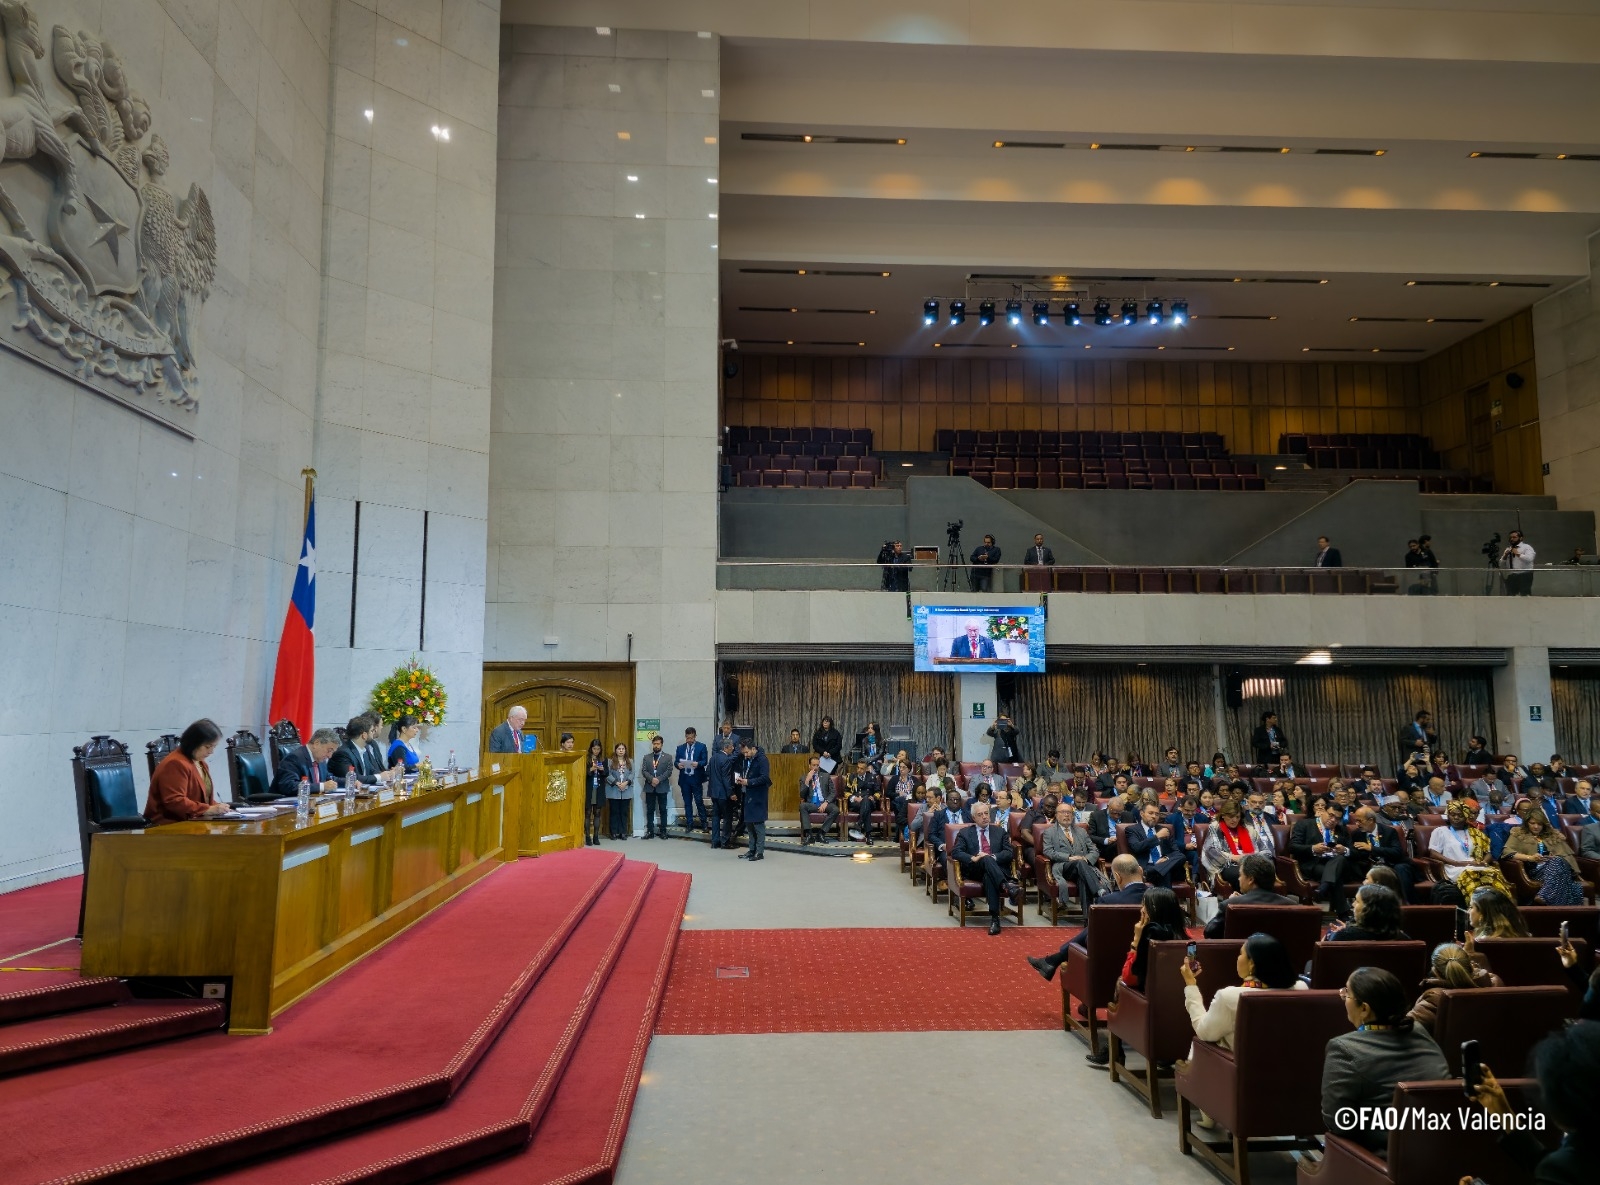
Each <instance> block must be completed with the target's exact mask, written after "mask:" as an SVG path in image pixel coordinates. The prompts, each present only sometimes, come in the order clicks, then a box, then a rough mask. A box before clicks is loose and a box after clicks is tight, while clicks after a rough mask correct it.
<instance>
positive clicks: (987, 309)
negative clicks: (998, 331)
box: [978, 300, 994, 325]
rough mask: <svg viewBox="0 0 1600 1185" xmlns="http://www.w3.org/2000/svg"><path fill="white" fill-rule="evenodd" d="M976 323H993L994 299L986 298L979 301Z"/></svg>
mask: <svg viewBox="0 0 1600 1185" xmlns="http://www.w3.org/2000/svg"><path fill="white" fill-rule="evenodd" d="M978 324H979V325H993V324H994V301H992V300H986V301H983V302H981V303H980V304H979V305H978Z"/></svg>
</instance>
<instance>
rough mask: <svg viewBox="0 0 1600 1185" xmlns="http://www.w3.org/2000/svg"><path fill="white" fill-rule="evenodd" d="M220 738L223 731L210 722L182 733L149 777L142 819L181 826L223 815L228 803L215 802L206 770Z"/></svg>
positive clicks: (192, 725)
mask: <svg viewBox="0 0 1600 1185" xmlns="http://www.w3.org/2000/svg"><path fill="white" fill-rule="evenodd" d="M221 739H222V729H220V728H218V727H217V726H216V725H215V724H213V723H212V722H211V721H209V720H196V721H195V722H194V723H193V724H191V725H189V727H188V728H186V729H184V730H183V736H182V737H181V738H179V740H178V747H177V748H176V749H174V750H173V751H172V752H170V753H168V754H167V755H166V756H165V757H163V758H162V759H161V763H160V764H159V765H157V766H156V772H155V773H153V774H151V775H150V794H149V797H148V798H146V799H145V804H144V817H145V819H146V820H147V821H148V822H151V823H181V822H183V821H184V820H185V819H214V818H216V817H217V816H218V815H222V814H226V813H227V811H228V804H227V803H225V802H218V801H217V799H216V794H215V792H214V791H213V790H212V787H211V771H210V769H208V768H207V767H206V758H208V757H210V756H211V754H212V752H213V751H214V750H215V749H216V747H217V742H218V741H220V740H221Z"/></svg>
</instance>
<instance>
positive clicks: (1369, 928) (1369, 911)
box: [1328, 866, 1411, 942]
mask: <svg viewBox="0 0 1600 1185" xmlns="http://www.w3.org/2000/svg"><path fill="white" fill-rule="evenodd" d="M1380 867H1381V866H1380ZM1400 918H1401V914H1400V895H1399V894H1398V893H1396V892H1395V891H1394V890H1393V889H1386V888H1384V887H1383V886H1382V885H1368V884H1363V885H1362V886H1361V888H1359V889H1357V890H1356V906H1355V921H1353V922H1334V923H1333V924H1332V925H1330V926H1329V927H1328V941H1329V942H1409V941H1411V935H1409V934H1407V933H1406V932H1405V931H1404V930H1402V929H1401V928H1400Z"/></svg>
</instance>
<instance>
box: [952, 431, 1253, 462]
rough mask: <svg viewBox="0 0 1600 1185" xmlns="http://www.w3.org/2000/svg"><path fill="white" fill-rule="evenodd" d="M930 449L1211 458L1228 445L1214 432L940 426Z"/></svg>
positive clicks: (992, 453)
mask: <svg viewBox="0 0 1600 1185" xmlns="http://www.w3.org/2000/svg"><path fill="white" fill-rule="evenodd" d="M933 451H934V452H936V453H950V454H952V455H962V456H999V455H1001V454H1005V455H1007V456H1014V457H1215V456H1222V455H1225V453H1226V451H1227V446H1226V445H1225V444H1224V443H1223V439H1222V436H1221V435H1220V434H1219V433H1216V432H1046V431H1040V430H1032V429H1017V430H987V429H984V430H979V429H970V428H940V429H939V430H938V431H936V432H935V433H934V434H933Z"/></svg>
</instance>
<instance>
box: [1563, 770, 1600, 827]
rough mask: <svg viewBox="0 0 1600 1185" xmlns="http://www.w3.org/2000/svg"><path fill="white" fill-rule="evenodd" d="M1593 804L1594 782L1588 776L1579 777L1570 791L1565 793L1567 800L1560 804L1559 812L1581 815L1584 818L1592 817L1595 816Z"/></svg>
mask: <svg viewBox="0 0 1600 1185" xmlns="http://www.w3.org/2000/svg"><path fill="white" fill-rule="evenodd" d="M1594 806H1595V798H1594V783H1593V782H1591V781H1590V780H1589V779H1588V778H1579V779H1578V783H1577V785H1575V786H1574V787H1573V788H1572V793H1571V794H1569V795H1567V800H1566V801H1565V802H1563V803H1562V804H1561V813H1562V814H1563V815H1582V816H1583V817H1584V818H1585V819H1592V818H1596V817H1597V816H1596V815H1595V813H1594Z"/></svg>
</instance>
